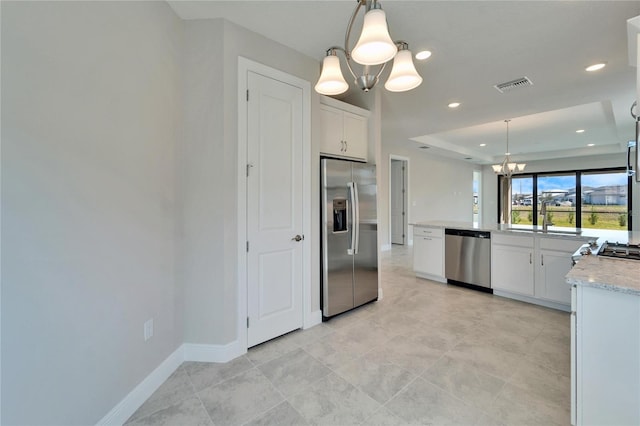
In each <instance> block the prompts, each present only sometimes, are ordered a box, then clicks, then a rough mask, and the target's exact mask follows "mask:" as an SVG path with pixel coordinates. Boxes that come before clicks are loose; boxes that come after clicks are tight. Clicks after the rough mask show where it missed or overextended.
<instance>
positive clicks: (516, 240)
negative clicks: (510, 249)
mask: <svg viewBox="0 0 640 426" xmlns="http://www.w3.org/2000/svg"><path fill="white" fill-rule="evenodd" d="M491 240H492V243H493V244H502V245H507V246H516V247H526V248H533V235H531V236H529V235H506V234H501V233H499V232H492V233H491Z"/></svg>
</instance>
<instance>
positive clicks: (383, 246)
mask: <svg viewBox="0 0 640 426" xmlns="http://www.w3.org/2000/svg"><path fill="white" fill-rule="evenodd" d="M389 250H391V244H383V245H382V246H380V251H389Z"/></svg>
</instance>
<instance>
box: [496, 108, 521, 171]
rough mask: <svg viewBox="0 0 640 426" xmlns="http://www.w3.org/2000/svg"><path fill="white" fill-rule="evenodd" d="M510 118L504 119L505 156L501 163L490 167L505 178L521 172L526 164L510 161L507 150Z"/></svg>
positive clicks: (509, 154)
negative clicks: (505, 130) (505, 136)
mask: <svg viewBox="0 0 640 426" xmlns="http://www.w3.org/2000/svg"><path fill="white" fill-rule="evenodd" d="M510 121H511V120H504V122H505V123H507V152H505V153H504V155H505V157H504V160H503V161H502V163H501V164H494V165H492V166H491V167H492V168H493V171H494V172H495V173H496V174H498V175H502V176H504V177H506V178H507V179H509V178H511V176H512V175H513V173H514V172H521V171H523V170H524V168H525V166H526V164H525V163H514V162H512V161H511V153H510V152H509V122H510Z"/></svg>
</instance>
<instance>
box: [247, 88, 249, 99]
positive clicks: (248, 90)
mask: <svg viewBox="0 0 640 426" xmlns="http://www.w3.org/2000/svg"><path fill="white" fill-rule="evenodd" d="M247 102H249V89H247Z"/></svg>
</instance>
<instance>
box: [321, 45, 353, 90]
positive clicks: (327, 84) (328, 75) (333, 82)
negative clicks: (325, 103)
mask: <svg viewBox="0 0 640 426" xmlns="http://www.w3.org/2000/svg"><path fill="white" fill-rule="evenodd" d="M348 88H349V84H348V83H347V82H346V81H345V80H344V77H343V76H342V71H341V70H340V59H338V56H336V53H335V50H333V51H332V53H331V54H329V55H327V56H325V57H324V60H323V61H322V74H320V79H319V80H318V82H317V83H316V86H315V89H316V92H318V93H322V94H324V95H339V94H340V93H344V92H346V91H347V89H348Z"/></svg>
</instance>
